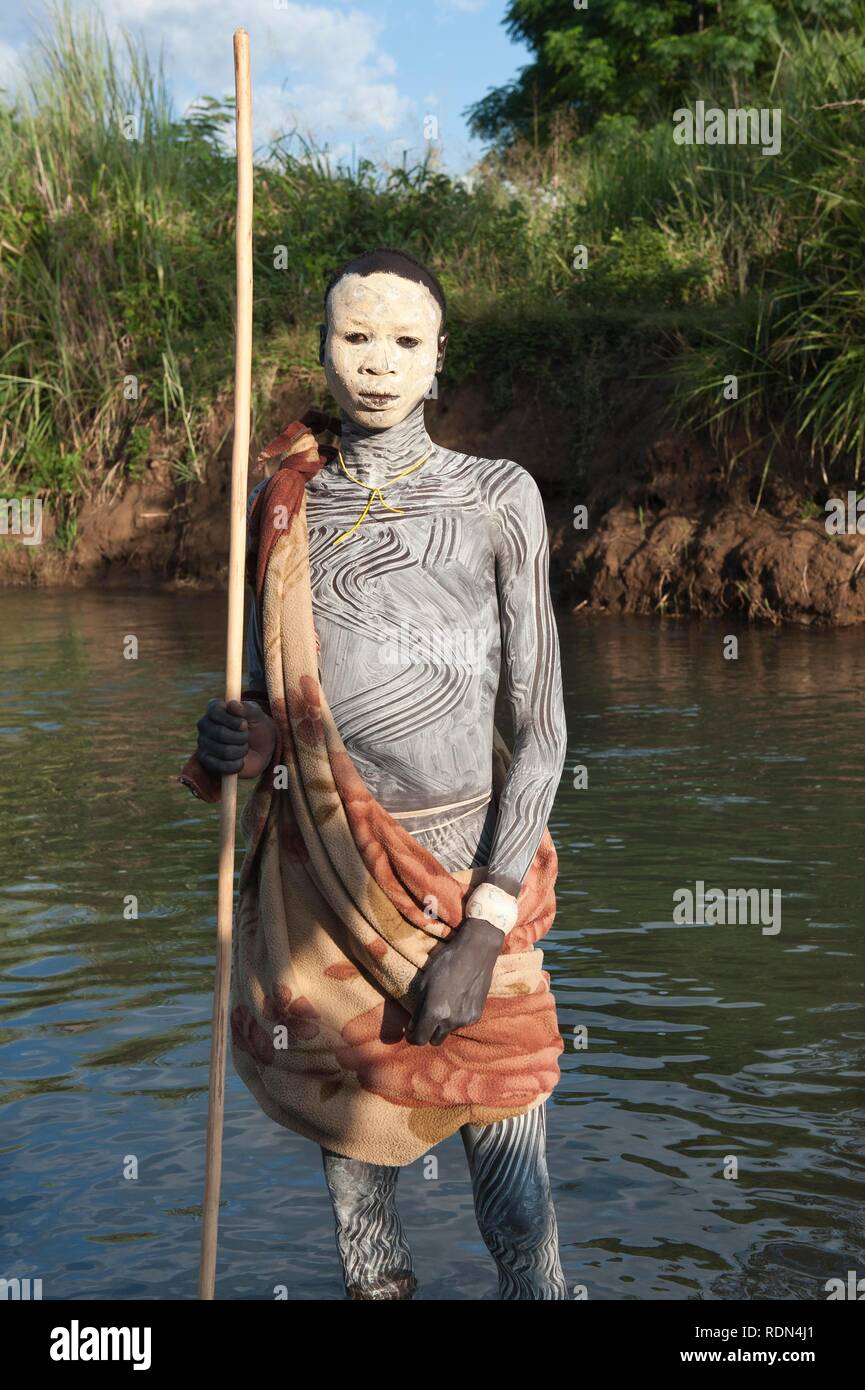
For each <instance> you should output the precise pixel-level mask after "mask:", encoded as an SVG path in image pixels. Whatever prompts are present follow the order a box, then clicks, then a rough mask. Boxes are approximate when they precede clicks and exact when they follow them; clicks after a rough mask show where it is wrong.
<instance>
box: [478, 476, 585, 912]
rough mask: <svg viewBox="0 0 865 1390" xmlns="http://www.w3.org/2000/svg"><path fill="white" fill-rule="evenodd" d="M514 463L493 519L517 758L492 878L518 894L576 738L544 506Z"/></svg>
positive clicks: (501, 812) (501, 810)
mask: <svg viewBox="0 0 865 1390" xmlns="http://www.w3.org/2000/svg"><path fill="white" fill-rule="evenodd" d="M511 467H512V468H514V469H515V471H514V473H513V475H512V477H511V478H510V479H509V480H508V483H507V485H506V487H505V489H504V490H503V493H502V495H501V501H500V504H499V506H498V507H497V508H496V510H495V512H494V514H493V522H494V525H495V529H496V542H495V550H496V582H497V585H498V591H499V611H500V615H501V629H502V667H503V674H504V684H505V694H506V698H507V703H508V706H509V708H510V711H511V717H512V720H513V731H514V742H513V759H512V762H511V765H510V768H509V769H508V774H507V777H506V779H505V784H504V787H503V788H502V793H501V796H500V798H499V807H498V820H497V822H496V829H495V834H494V836H493V843H492V846H491V848H490V858H489V864H488V867H487V873H486V881H487V882H488V883H493V884H495V885H496V886H497V887H499V888H503V889H504V890H505V892H507V893H510V894H512V895H513V896H514V897H516V896H517V894H518V893H519V890H520V887H521V886H522V883H523V880H524V879H525V876H526V874H527V873H528V871H529V868H530V866H531V863H532V860H533V859H534V857H535V853H536V851H537V848H538V845H539V844H540V840H541V836H542V835H543V833H544V827H545V826H546V823H547V819H548V817H549V814H550V810H551V808H552V804H553V800H554V798H555V795H556V790H557V788H558V785H559V779H560V778H561V775H562V768H563V767H564V764H565V758H566V756H567V747H568V744H567V727H566V724H565V707H564V700H563V698H562V672H561V664H560V658H559V639H558V633H557V630H556V619H555V615H554V613H553V605H552V600H551V598H550V581H549V545H548V541H547V522H546V517H545V516H544V506H543V502H542V501H541V495H540V493H539V491H538V487H537V484H536V483H535V481H534V479H533V478H531V477H530V475H529V474H528V473H526V472H525V470H524V469H522V468H516V466H515V465H511Z"/></svg>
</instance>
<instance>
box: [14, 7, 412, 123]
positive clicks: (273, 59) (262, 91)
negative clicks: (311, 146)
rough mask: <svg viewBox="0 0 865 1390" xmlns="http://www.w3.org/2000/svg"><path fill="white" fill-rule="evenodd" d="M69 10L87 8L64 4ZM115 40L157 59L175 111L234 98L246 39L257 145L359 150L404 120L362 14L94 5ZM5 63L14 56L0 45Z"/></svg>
mask: <svg viewBox="0 0 865 1390" xmlns="http://www.w3.org/2000/svg"><path fill="white" fill-rule="evenodd" d="M72 6H73V9H76V10H84V9H89V8H90V0H72ZM99 8H100V11H101V13H102V14H103V16H104V18H105V23H106V27H107V29H108V32H109V34H110V35H111V36H112V38H113V39H114V40H116V39H117V38H119V35H120V31H121V30H122V29H127V30H129V31H130V32H132V33H133V34H140V35H142V36H143V37H144V39H145V40H146V42H147V45H148V48H149V51H150V52H151V54H152V55H153V56H154V57H156V56H157V54H158V53H159V51H160V49H161V50H162V52H163V55H164V65H165V74H166V77H167V80H168V83H169V86H170V89H171V91H172V93H173V95H174V98H175V102H176V104H177V107H178V109H179V110H181V111H182V110H185V109H186V108H187V107H188V106H189V104H190V103H191V102H193V101H195V100H196V99H197V98H198V97H201V96H203V95H205V94H206V95H209V96H216V97H221V96H225V95H228V94H230V93H231V92H233V90H234V68H233V61H232V45H231V36H232V32H233V30H234V29H236V28H239V27H240V26H243V27H244V28H246V29H247V30H248V31H249V36H250V55H251V60H252V89H253V92H252V94H253V112H254V122H255V138H256V141H257V142H261V141H263V140H266V139H267V138H268V137H269V136H270V135H272V133H273V132H274V131H275V130H276V129H283V130H285V129H288V130H290V129H292V128H293V127H295V126H299V127H301V128H302V129H305V130H309V131H311V132H313V133H314V134H315V135H316V136H317V137H319V138H320V139H322V140H324V139H326V138H328V135H329V134H330V133H336V132H339V133H340V135H341V136H342V137H346V136H347V137H348V139H349V140H352V139H355V138H356V139H357V141H358V142H362V141H364V140H365V139H367V138H368V137H370V136H374V135H376V134H381V133H384V134H388V133H390V132H391V131H392V130H393V129H394V127H395V126H396V125H397V124H399V122H401V121H403V120H406V119H410V118H411V116H412V114H413V111H414V103H413V101H412V100H410V99H409V98H408V97H406V96H404V95H403V94H402V93H401V92H400V90H399V86H398V83H397V81H396V78H397V64H396V62H395V61H394V59H393V57H392V56H391V55H390V54H389V53H387V52H386V51H385V50H384V49H383V48H382V46H381V32H382V28H383V25H382V23H381V22H380V21H379V20H378V19H376V18H374V17H373V15H371V14H368V13H367V12H366V11H365V10H363V9H343V8H342V7H341V6H340V7H338V8H337V7H336V6H332V5H326V4H302V3H294V0H285V3H283V0H135V4H134V5H132V6H131V5H130V4H129V0H101V4H100V6H99ZM4 62H5V63H10V64H12V65H13V67H14V66H17V53H16V50H15V49H14V48H13V47H12V46H11V45H8V44H5V43H3V42H2V41H0V74H2V72H3V70H4Z"/></svg>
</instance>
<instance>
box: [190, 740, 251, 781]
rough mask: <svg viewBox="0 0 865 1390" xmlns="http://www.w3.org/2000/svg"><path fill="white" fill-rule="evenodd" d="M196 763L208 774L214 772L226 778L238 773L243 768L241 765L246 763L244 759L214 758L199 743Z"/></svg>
mask: <svg viewBox="0 0 865 1390" xmlns="http://www.w3.org/2000/svg"><path fill="white" fill-rule="evenodd" d="M198 761H199V762H200V763H201V764H202V766H203V767H206V768H207V770H208V772H215V773H217V774H218V775H220V776H222V777H228V776H231V774H232V773H235V772H240V770H241V768H242V767H243V764H244V763H245V762H246V759H245V758H235V759H231V760H227V759H226V758H224V757H222V758H216V757H214V756H213V754H212V753H208V752H207V750H206V749H205V748H203V747H202V746H201V744H200V743H199V745H198Z"/></svg>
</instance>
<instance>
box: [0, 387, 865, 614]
mask: <svg viewBox="0 0 865 1390" xmlns="http://www.w3.org/2000/svg"><path fill="white" fill-rule="evenodd" d="M485 394H486V393H485V392H484V390H483V388H482V387H481V386H480V385H478V384H477V383H467V384H464V385H462V386H460V387H451V388H450V389H449V390H448V391H447V392H446V393H443V395H442V397H441V398H440V399H439V400H438V401H437V402H433V403H431V405H430V407H429V427H430V433H431V434H432V436H433V438H435V439H436V440H438V441H439V442H440V443H442V444H444V445H447V446H451V447H459V448H461V449H463V450H466V451H471V452H474V453H477V454H482V455H486V456H487V457H494V458H495V457H509V458H513V459H516V460H517V461H518V462H520V463H522V464H523V465H524V466H525V467H526V468H528V469H529V471H530V472H531V473H532V474H533V475H534V477H535V478H536V479H537V481H538V485H539V487H540V489H541V492H542V494H543V496H544V501H545V505H546V508H547V517H548V521H549V524H550V539H551V554H552V569H551V573H552V585H553V590H554V593H555V596H556V598H557V600H558V601H559V602H561V603H563V604H565V605H568V606H570V607H573V608H577V607H580V608H584V609H588V610H594V611H607V612H615V613H642V614H656V613H664V614H667V615H670V614H679V615H685V614H699V615H720V614H722V613H727V612H734V613H737V614H739V615H747V616H748V617H750V618H756V619H763V620H767V621H772V622H780V621H788V622H796V623H804V624H808V623H833V624H839V625H844V624H850V623H856V622H862V621H865V535H858V534H843V535H837V536H836V535H830V534H828V533H827V530H826V528H825V525H824V522H823V505H824V503H825V501H826V499H827V498H828V497H830V496H838V497H842V498H846V495H847V489H848V486H849V487H852V486H853V483H852V481H850V482H849V483H847V482H844V481H843V480H841V481H839V480H834V479H833V483H832V486H831V488H830V487H828V486H827V485H826V484H825V483H823V482H822V480H820V479H819V478H816V479H815V477H814V476H813V475H812V471H811V470H810V469H809V467H808V465H807V462H804V461H801V460H799V459H798V458H797V457H796V455H795V450H794V449H793V448H791V449H790V450H789V451H788V453H787V455H786V457H785V458H784V459H783V460H782V461H781V462H779V460H778V456H777V455H776V457H775V459H774V460H773V464H772V468H771V470H770V471H769V473H768V475H767V477H766V479H765V482H764V484H763V486H762V491H761V478H762V474H763V470H764V463H765V458H764V456H762V455H761V454H760V453H759V451H754V452H753V453H752V454H751V455H750V456H747V457H746V460H745V461H740V462H739V463H738V464H737V465H736V467H735V468H733V469H732V470H730V469H728V468H727V467H726V466H725V465H724V464H723V463H722V462H721V460H720V459H719V458H718V457H717V456H716V454H715V453H714V452H713V451H712V449H711V448H709V447H708V446H707V445H706V444H705V443H701V442H699V441H697V440H695V439H693V438H690V437H687V436H685V435H682V434H676V433H670V432H669V430H665V428H664V426H663V423H662V416H661V409H660V406H661V401H660V399H659V396H658V392H657V389H655V388H651V387H649V388H646V389H645V390H642V391H641V392H640V393H639V394H636V393H634V391H633V390H631V389H627V390H626V389H624V388H623V389H622V391H621V393H620V399H618V400H616V399H614V400H613V401H612V403H611V409H610V421H611V422H612V423H610V424H609V425H608V426H607V427H606V428H604V430H603V431H602V432H601V434H600V436H599V437H598V438H597V439H595V440H593V441H592V444H591V447H590V448H589V449H587V450H584V459H583V460H581V459H580V450H579V448H575V447H574V444H575V441H574V439H573V437H572V430H573V426H572V423H571V418H570V415H569V413H568V412H567V411H566V410H565V409H563V408H562V407H561V406H559V407H557V408H555V409H544V408H543V407H542V406H540V407H539V406H537V405H531V404H528V403H527V404H525V405H520V406H517V407H514V408H512V409H511V410H508V411H504V412H499V413H496V414H494V413H493V412H492V411H491V410H490V409H489V408H485V406H484V401H485ZM310 400H311V395H310V386H309V383H308V382H306V383H301V384H296V383H294V384H293V383H289V384H287V385H285V386H284V387H283V388H282V389H280V390H279V391H278V392H276V393H275V395H274V398H273V400H272V402H271V407H270V409H269V411H268V413H267V417H266V419H264V420H263V421H262V422H261V424H260V428H259V429H258V430H257V436H256V439H255V440H254V441H253V453H254V452H255V451H256V450H257V448H258V447H260V445H261V444H262V443H263V442H265V441H266V440H267V439H268V438H270V437H272V435H273V434H275V433H276V432H277V430H278V429H279V428H281V427H282V426H283V425H284V424H285V423H287V422H288V421H289V420H291V419H293V418H295V417H296V416H297V415H298V414H300V413H302V411H303V409H304V408H305V407H306V406H307V405H308V404H309V403H310ZM229 418H230V417H229V415H228V412H227V408H224V409H221V410H216V411H214V413H213V418H212V421H211V422H210V425H209V429H208V439H207V440H206V441H205V447H204V450H203V456H204V457H207V458H209V463H208V464H207V467H206V471H205V477H204V479H203V481H202V482H200V483H179V482H177V481H176V475H175V473H174V470H173V469H172V467H171V463H170V459H168V458H157V459H154V460H152V461H151V462H150V464H149V465H148V466H147V467H146V469H145V470H144V472H143V474H142V476H141V478H140V480H138V481H136V482H134V483H130V484H129V485H128V486H126V487H125V488H124V489H123V490H122V491H121V492H120V493H119V495H116V496H113V497H105V496H103V497H99V496H95V497H93V498H91V499H90V500H89V501H87V502H86V503H85V504H84V506H83V507H82V509H81V512H80V514H79V518H78V538H77V542H76V545H75V547H74V550H73V551H72V554H71V556H70V557H64V556H62V555H61V554H60V553H59V552H58V551H57V549H56V548H55V547H54V546H53V544H52V543H51V534H52V525H51V518H50V516H49V515H47V514H46V523H45V526H44V541H43V544H41V545H39V546H25V545H22V544H21V543H20V542H18V541H16V540H11V539H7V540H3V541H0V583H5V584H39V585H67V586H74V585H86V584H103V585H104V584H112V585H124V586H129V585H132V586H135V585H147V586H150V587H153V586H154V585H155V586H170V587H177V586H196V587H220V586H221V585H222V584H223V583H224V579H225V572H226V557H227V550H228V534H227V524H226V520H227V513H228V508H227V498H228V478H229V466H230V458H231V438H230V433H228V432H227V423H228V420H229ZM577 443H578V444H579V441H577ZM256 481H258V478H257V477H256V476H254V475H253V476H252V477H251V479H250V485H252V484H253V483H254V482H256ZM758 497H759V499H760V505H759V508H758V509H756V510H755V503H756V501H757V498H758ZM579 507H584V508H585V515H583V514H582V513H580V512H577V513H576V514H575V510H574V509H575V508H579ZM575 521H576V523H577V524H576V525H575ZM863 524H865V519H863Z"/></svg>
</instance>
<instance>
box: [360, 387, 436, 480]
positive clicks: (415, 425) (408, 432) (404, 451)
mask: <svg viewBox="0 0 865 1390" xmlns="http://www.w3.org/2000/svg"><path fill="white" fill-rule="evenodd" d="M340 448H341V450H342V456H343V458H344V459H345V466H346V468H347V469H348V471H349V472H350V473H353V474H354V476H355V477H356V478H358V479H359V480H360V482H362V483H367V484H368V485H369V486H371V487H377V486H379V485H380V484H381V483H383V482H384V481H385V479H386V478H389V477H392V476H393V474H395V473H401V472H402V470H403V469H404V468H409V467H411V465H412V464H413V463H417V462H418V460H419V459H422V458H423V457H424V455H425V454H428V453H429V452H430V450H431V449H432V448H433V442H432V440H431V439H430V437H429V435H428V434H427V432H426V425H425V423H424V402H423V401H418V403H417V405H416V406H415V408H414V410H412V411H411V413H410V414H409V415H407V416H406V418H405V419H404V420H400V422H399V424H398V425H391V426H390V427H389V428H388V429H385V430H370V429H367V428H366V426H365V425H359V424H357V422H356V421H354V420H351V419H349V417H348V416H347V415H346V413H345V411H343V412H342V442H341V444H340Z"/></svg>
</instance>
